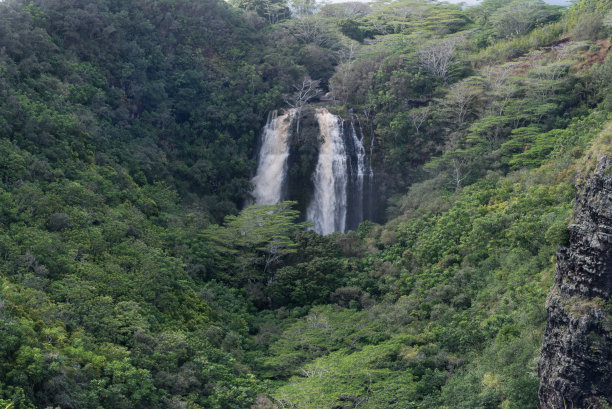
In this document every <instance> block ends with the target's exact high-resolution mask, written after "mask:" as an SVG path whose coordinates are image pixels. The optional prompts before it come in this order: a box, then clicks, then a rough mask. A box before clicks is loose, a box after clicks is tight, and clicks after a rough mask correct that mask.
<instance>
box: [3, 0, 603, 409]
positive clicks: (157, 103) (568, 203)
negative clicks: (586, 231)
mask: <svg viewBox="0 0 612 409" xmlns="http://www.w3.org/2000/svg"><path fill="white" fill-rule="evenodd" d="M611 10H612V2H610V1H609V0H580V1H578V2H576V3H575V4H574V5H572V6H571V7H569V8H562V7H558V6H551V5H547V4H546V3H543V2H541V1H539V0H484V1H483V2H482V3H481V4H480V5H478V6H474V7H467V8H462V7H461V6H459V5H452V4H447V3H439V2H433V1H424V0H418V1H417V0H395V1H376V2H372V3H367V4H366V3H356V2H347V3H339V4H328V5H321V4H316V3H314V2H312V1H309V0H295V1H292V2H289V3H286V2H285V1H284V0H236V1H232V2H230V3H225V2H221V1H218V0H133V1H127V2H126V1H120V0H88V1H85V0H4V1H2V2H0V409H8V408H11V409H26V408H47V407H53V408H55V407H60V408H126V409H127V408H175V409H178V408H189V409H196V408H254V409H269V408H275V407H277V408H338V409H340V408H342V409H345V408H346V409H348V408H357V407H359V408H415V409H416V408H421V409H427V408H432V409H433V408H465V409H493V408H503V409H511V408H512V409H524V408H536V407H537V405H538V399H537V390H538V377H537V370H536V366H537V360H538V357H539V351H540V346H541V344H542V336H543V331H544V324H545V319H546V315H545V308H544V305H545V301H546V294H547V293H548V291H549V290H550V287H551V285H552V274H553V271H554V255H555V249H556V246H557V245H558V244H563V243H565V242H566V241H567V240H568V232H567V225H568V222H569V219H570V216H571V214H572V205H573V200H574V197H575V186H576V184H577V183H579V182H580V180H581V179H582V178H584V177H586V175H588V172H589V171H590V169H592V167H593V164H594V161H595V158H596V157H597V155H599V154H601V153H604V152H607V151H608V150H609V147H610V143H611V138H612V128H611V127H610V123H611V122H610V121H611V120H612V117H611V115H612V99H611V98H612V57H611V58H608V51H609V50H610V48H611V47H612V43H611V37H610V36H611V34H612V12H611ZM304 80H315V81H319V82H318V83H317V85H318V86H319V87H320V88H321V93H325V94H326V100H327V102H326V101H317V99H316V98H315V99H313V100H312V101H311V105H309V106H306V108H305V109H310V108H312V107H316V106H326V107H327V108H328V109H329V110H331V111H333V112H334V113H337V114H338V115H347V114H348V113H349V111H351V112H354V113H356V114H358V115H359V116H360V119H361V120H362V123H363V128H364V132H365V134H366V138H367V139H368V141H370V142H371V146H372V147H373V150H372V155H373V156H372V163H373V167H374V168H375V171H376V174H377V181H378V190H379V199H380V203H379V204H378V208H379V214H378V216H377V219H376V220H374V221H365V222H363V223H362V224H361V225H360V226H359V229H358V230H357V231H354V232H353V231H351V232H348V233H346V234H341V233H334V234H331V235H328V236H320V235H318V234H316V233H314V232H312V231H310V230H307V229H305V227H306V224H305V223H303V222H302V220H303V217H302V215H300V213H299V211H298V210H296V209H298V208H300V206H299V204H296V203H293V202H283V203H280V204H277V205H270V206H251V207H246V208H244V204H245V203H246V202H247V201H248V199H249V195H250V191H251V189H252V185H251V183H250V178H251V176H252V174H253V172H254V170H255V168H256V166H257V164H256V150H257V141H258V135H259V133H260V131H261V128H262V126H263V124H264V123H265V120H266V116H267V114H268V112H270V111H272V110H275V109H279V108H283V107H285V106H286V101H287V100H288V99H291V98H292V97H293V96H294V93H295V90H296V85H298V84H301V83H302V82H303V81H304ZM303 155H304V158H305V159H304V162H305V163H306V162H308V161H309V160H311V159H312V158H311V157H309V156H308V155H312V150H310V151H309V150H308V149H306V148H305V150H304V152H303Z"/></svg>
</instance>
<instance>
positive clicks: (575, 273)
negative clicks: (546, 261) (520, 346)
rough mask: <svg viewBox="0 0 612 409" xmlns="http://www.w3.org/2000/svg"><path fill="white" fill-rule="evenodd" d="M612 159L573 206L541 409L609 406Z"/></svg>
mask: <svg viewBox="0 0 612 409" xmlns="http://www.w3.org/2000/svg"><path fill="white" fill-rule="evenodd" d="M611 175H612V160H611V159H609V158H607V157H605V158H603V159H602V160H601V161H600V162H599V164H598V166H597V169H596V171H595V174H594V176H593V177H592V178H591V179H589V180H588V181H587V182H586V183H585V185H584V186H583V189H582V192H581V193H580V194H579V195H578V198H577V200H576V205H575V209H574V210H575V216H574V223H573V224H571V225H570V227H569V233H570V238H569V244H568V245H567V246H564V247H560V248H559V249H558V252H557V270H556V272H555V284H554V287H553V290H552V291H551V293H550V295H549V297H548V302H547V313H548V321H547V326H546V331H545V334H544V342H543V346H542V353H541V357H540V363H539V368H538V372H539V375H540V391H539V397H540V405H541V408H542V409H553V408H554V409H565V408H568V409H587V408H589V409H604V408H610V407H612V301H611V299H610V296H611V294H612V176H611Z"/></svg>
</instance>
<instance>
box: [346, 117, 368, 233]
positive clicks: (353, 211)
mask: <svg viewBox="0 0 612 409" xmlns="http://www.w3.org/2000/svg"><path fill="white" fill-rule="evenodd" d="M349 132H350V135H349V136H348V137H347V148H348V152H347V158H348V160H349V172H350V181H349V186H348V196H349V200H348V213H347V220H346V229H347V230H357V227H358V226H359V223H361V222H362V221H363V219H364V201H363V199H364V193H365V192H364V182H365V179H366V177H368V176H369V174H366V172H367V169H366V150H365V147H364V146H363V133H362V132H360V133H359V134H358V133H357V129H356V128H355V121H354V118H351V123H350V128H349Z"/></svg>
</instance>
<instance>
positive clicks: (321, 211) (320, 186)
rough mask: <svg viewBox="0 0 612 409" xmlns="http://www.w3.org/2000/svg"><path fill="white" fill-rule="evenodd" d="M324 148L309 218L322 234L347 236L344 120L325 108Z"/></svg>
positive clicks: (321, 114)
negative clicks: (343, 233) (337, 232)
mask: <svg viewBox="0 0 612 409" xmlns="http://www.w3.org/2000/svg"><path fill="white" fill-rule="evenodd" d="M316 119H317V122H318V123H319V132H320V135H321V137H322V138H323V144H322V145H321V148H320V151H319V159H318V162H317V166H316V168H315V172H314V175H313V182H314V196H313V199H312V201H311V203H310V205H309V206H308V210H307V212H306V218H307V219H308V220H309V221H311V222H312V223H313V224H314V226H313V230H314V231H316V232H317V233H319V234H323V235H325V234H330V233H333V232H335V231H340V232H344V231H345V226H346V210H347V183H348V166H347V162H346V157H347V155H346V149H345V145H344V140H343V131H342V120H341V119H340V118H339V117H337V116H336V115H333V114H331V113H329V111H328V110H327V109H325V108H319V109H317V110H316Z"/></svg>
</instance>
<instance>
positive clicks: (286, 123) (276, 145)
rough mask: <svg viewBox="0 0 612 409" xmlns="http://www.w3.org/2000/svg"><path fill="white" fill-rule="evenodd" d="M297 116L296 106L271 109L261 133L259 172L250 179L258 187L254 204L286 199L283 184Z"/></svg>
mask: <svg viewBox="0 0 612 409" xmlns="http://www.w3.org/2000/svg"><path fill="white" fill-rule="evenodd" d="M294 116H295V109H290V110H287V111H284V113H283V115H281V116H278V115H277V113H276V111H273V112H270V114H269V115H268V122H267V123H266V126H265V127H264V130H263V133H262V141H261V149H260V150H259V157H258V166H257V174H256V175H255V177H254V178H253V179H252V180H251V182H252V183H253V185H254V186H255V188H254V189H253V197H254V198H255V204H258V205H268V204H276V203H279V202H280V201H281V200H283V187H284V183H285V178H286V175H287V158H288V157H289V130H290V127H291V122H292V120H293V117H294Z"/></svg>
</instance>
